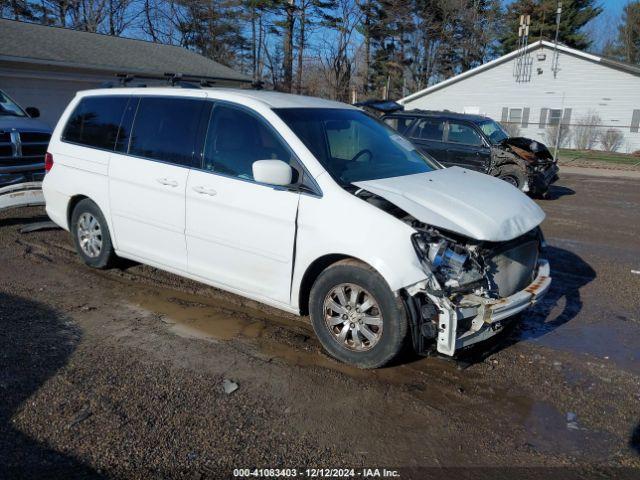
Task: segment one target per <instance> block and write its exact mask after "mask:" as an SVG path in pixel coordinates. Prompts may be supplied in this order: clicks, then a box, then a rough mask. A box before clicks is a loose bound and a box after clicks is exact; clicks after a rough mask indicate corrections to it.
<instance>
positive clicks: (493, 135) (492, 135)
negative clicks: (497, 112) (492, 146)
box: [476, 120, 509, 143]
mask: <svg viewBox="0 0 640 480" xmlns="http://www.w3.org/2000/svg"><path fill="white" fill-rule="evenodd" d="M476 125H477V126H478V127H480V130H482V133H484V134H485V135H486V136H487V138H488V139H489V140H490V141H491V142H492V143H500V142H501V141H503V140H506V139H507V138H509V134H508V133H507V132H506V131H505V130H504V128H502V126H501V125H500V124H499V123H498V122H494V121H493V120H482V121H480V122H477V123H476Z"/></svg>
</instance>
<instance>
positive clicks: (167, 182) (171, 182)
mask: <svg viewBox="0 0 640 480" xmlns="http://www.w3.org/2000/svg"><path fill="white" fill-rule="evenodd" d="M156 182H158V183H159V184H161V185H167V186H168V187H177V186H178V182H176V181H175V180H169V179H168V178H157V179H156Z"/></svg>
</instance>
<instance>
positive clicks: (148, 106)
mask: <svg viewBox="0 0 640 480" xmlns="http://www.w3.org/2000/svg"><path fill="white" fill-rule="evenodd" d="M204 104H205V102H204V100H199V99H195V98H175V97H174V98H170V97H141V99H140V104H139V105H138V110H137V112H136V115H135V120H134V123H133V129H132V132H131V139H130V144H129V154H130V155H136V156H139V157H144V158H150V159H153V160H160V161H163V162H167V163H173V164H175V165H180V166H186V167H189V166H191V165H192V161H193V154H194V150H195V142H196V134H197V132H198V125H199V123H200V114H201V112H202V108H203V106H204Z"/></svg>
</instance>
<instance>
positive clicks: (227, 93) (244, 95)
mask: <svg viewBox="0 0 640 480" xmlns="http://www.w3.org/2000/svg"><path fill="white" fill-rule="evenodd" d="M205 94H206V96H207V97H208V98H213V99H220V100H228V101H232V102H238V103H243V100H245V101H246V100H252V101H255V102H259V103H262V104H263V105H265V106H267V107H269V108H346V109H356V107H353V106H352V105H348V104H346V103H342V102H336V101H333V100H325V99H323V98H317V97H308V96H305V95H293V94H290V93H281V92H273V91H269V90H244V89H235V88H204V89H190V88H179V87H150V88H143V87H136V88H126V87H125V88H103V89H97V90H85V91H82V92H78V95H79V96H83V97H84V96H93V95H166V96H173V97H175V96H180V97H199V98H202V97H204V96H205Z"/></svg>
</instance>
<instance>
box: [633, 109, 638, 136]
mask: <svg viewBox="0 0 640 480" xmlns="http://www.w3.org/2000/svg"><path fill="white" fill-rule="evenodd" d="M638 129H640V110H634V111H633V116H632V117H631V131H632V132H633V133H638Z"/></svg>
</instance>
